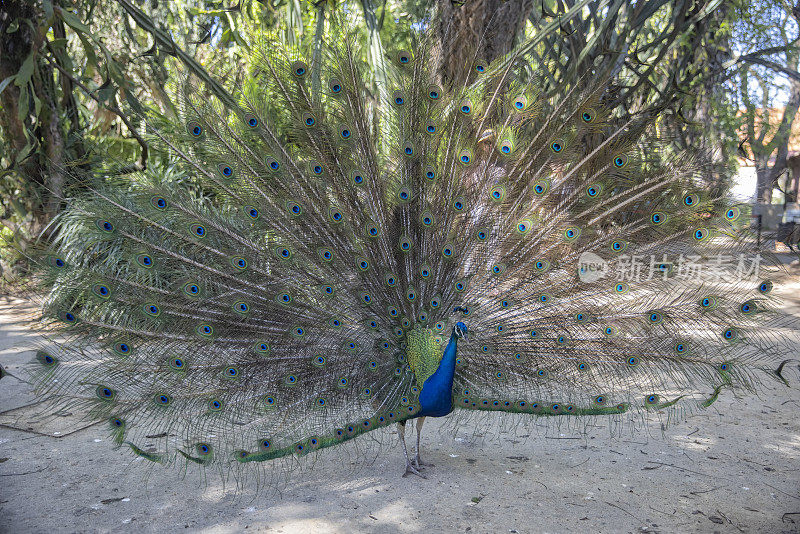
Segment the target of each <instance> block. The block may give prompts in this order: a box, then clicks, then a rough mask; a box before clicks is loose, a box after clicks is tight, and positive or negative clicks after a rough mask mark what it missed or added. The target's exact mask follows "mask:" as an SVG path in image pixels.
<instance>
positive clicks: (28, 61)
mask: <svg viewBox="0 0 800 534" xmlns="http://www.w3.org/2000/svg"><path fill="white" fill-rule="evenodd" d="M31 76H33V50H31V53H30V54H28V57H26V58H25V61H23V62H22V66H21V67H20V68H19V71H18V72H17V76H16V80H14V85H16V86H17V87H23V86H25V85H27V84H28V82H29V81H31Z"/></svg>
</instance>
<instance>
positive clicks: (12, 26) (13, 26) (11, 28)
mask: <svg viewBox="0 0 800 534" xmlns="http://www.w3.org/2000/svg"><path fill="white" fill-rule="evenodd" d="M18 29H19V20H17V19H15V20H12V21H11V24H9V25H8V28H6V33H14V32H15V31H17V30H18Z"/></svg>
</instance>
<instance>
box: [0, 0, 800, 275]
mask: <svg viewBox="0 0 800 534" xmlns="http://www.w3.org/2000/svg"><path fill="white" fill-rule="evenodd" d="M432 10H439V12H440V14H441V15H442V16H441V17H440V18H439V19H438V20H439V21H440V22H439V23H435V24H434V25H433V26H431V20H432V19H431V18H430V13H431V11H432ZM334 14H335V15H336V16H340V17H347V18H349V19H351V20H352V21H353V22H354V23H355V24H356V25H357V27H358V31H359V32H360V34H361V35H360V38H361V42H363V43H365V46H364V47H363V49H362V53H363V55H364V57H363V59H364V61H366V62H367V63H368V64H369V66H370V69H371V70H372V75H373V79H374V80H375V82H374V86H373V90H374V92H375V94H376V95H377V94H378V93H379V92H380V91H381V90H383V87H384V84H383V82H384V78H383V77H382V74H383V72H384V68H385V64H386V58H387V56H388V55H389V54H391V52H392V51H395V50H398V49H402V48H408V47H410V46H411V41H412V37H413V36H412V33H413V32H415V31H419V30H421V29H426V28H427V29H428V30H429V31H430V33H431V35H432V36H433V38H434V40H435V43H436V48H437V55H436V58H437V62H438V65H437V66H436V67H437V71H438V73H439V77H440V78H441V79H442V81H443V82H445V83H447V82H457V81H459V78H458V77H459V74H460V73H461V72H462V71H463V66H464V64H465V62H467V61H468V59H467V58H468V57H470V54H472V53H474V52H475V50H474V47H478V50H477V53H478V55H479V57H482V58H484V59H485V60H487V61H498V60H499V61H502V60H503V59H504V58H505V56H506V55H507V54H508V52H509V51H511V50H512V49H514V48H518V49H520V50H522V51H523V52H524V53H525V54H528V55H531V56H537V57H539V58H543V59H544V60H545V61H546V62H547V63H548V64H549V65H551V69H549V70H550V72H548V73H533V72H530V73H528V75H530V76H532V77H533V76H541V75H542V74H545V75H544V76H542V78H541V79H542V80H543V81H542V83H543V84H544V87H543V88H542V89H543V90H544V91H547V90H548V89H549V88H552V87H554V86H556V85H558V84H567V85H569V84H571V83H574V81H575V80H576V79H577V77H578V76H580V75H581V73H584V72H587V71H588V70H592V71H594V72H597V73H600V72H603V73H607V74H609V75H610V76H612V77H613V78H614V80H615V81H616V89H617V90H616V91H615V101H614V102H612V103H611V105H614V106H615V107H616V108H617V109H619V110H620V113H619V116H618V117H617V118H618V119H619V120H624V119H625V118H626V117H625V114H626V113H629V114H633V113H656V114H659V121H660V123H661V125H662V127H663V129H664V131H667V132H669V135H670V140H671V142H672V143H674V145H675V147H676V148H686V147H690V146H691V147H694V148H698V149H700V150H701V151H702V152H703V153H704V154H707V155H708V159H709V161H708V165H707V169H708V176H707V180H708V182H709V183H710V184H712V186H713V187H716V188H717V189H719V190H724V189H726V188H727V187H728V186H729V184H730V178H731V176H732V175H733V173H734V172H735V170H736V167H737V157H739V158H746V159H750V160H752V161H754V163H755V166H756V170H757V172H758V190H757V192H756V193H757V198H758V200H759V201H760V202H763V203H769V202H770V201H771V199H772V191H773V187H774V186H778V187H783V188H784V189H786V199H787V201H792V200H795V199H796V198H797V196H796V195H797V192H796V187H797V180H796V179H795V182H794V185H793V187H794V188H795V189H794V190H792V187H790V185H791V183H790V181H789V180H787V179H786V172H785V171H786V167H787V157H788V156H789V150H788V146H789V132H790V131H791V126H792V122H793V121H794V120H795V115H796V114H797V111H798V108H800V73H798V61H799V60H800V35H799V34H800V31H799V30H798V27H799V25H800V2H798V3H797V4H794V5H793V4H791V3H790V2H789V1H788V0H756V1H753V2H750V1H746V0H732V1H722V0H698V1H694V2H690V1H681V0H650V1H647V2H644V1H643V2H631V1H627V0H537V1H535V2H534V0H465V1H463V2H461V1H455V0H453V1H451V0H439V1H437V0H407V1H400V0H338V1H337V0H319V1H317V2H309V1H307V0H239V2H238V3H235V4H234V3H232V1H231V0H226V1H220V0H175V1H165V0H35V1H31V0H0V268H2V271H3V272H2V273H0V274H2V275H3V277H5V278H6V279H10V277H11V276H10V273H11V271H12V270H13V271H15V272H17V273H24V271H25V261H24V260H25V251H26V250H28V249H29V247H31V246H33V244H34V243H35V241H36V239H37V238H38V237H39V236H42V237H44V238H45V239H48V238H49V237H50V235H49V227H48V223H49V222H50V221H51V220H52V219H53V217H54V216H55V215H56V214H57V213H59V211H60V210H61V209H63V206H64V204H65V200H64V199H65V198H69V196H70V194H71V190H70V187H79V184H80V180H75V179H74V178H75V177H78V178H79V177H81V176H83V175H88V174H90V173H94V174H96V173H101V174H102V175H105V176H107V177H108V179H109V180H118V181H119V182H120V184H121V185H123V186H124V185H125V182H126V180H129V179H130V177H131V176H134V174H135V172H136V171H141V170H144V169H147V170H148V172H150V173H152V174H155V175H158V176H159V179H161V180H162V181H163V182H164V183H165V184H171V185H172V186H175V187H178V186H180V187H184V186H187V185H191V184H189V183H187V182H188V178H187V177H185V176H183V175H182V174H181V173H180V171H179V170H178V169H176V167H175V166H174V165H173V164H172V161H171V160H170V157H169V155H168V154H165V153H163V152H159V151H158V150H156V149H155V147H154V146H152V145H151V144H150V143H149V142H148V137H147V132H146V127H145V124H144V123H143V122H142V120H141V118H140V115H139V113H140V112H141V110H143V109H145V108H148V109H151V110H156V111H157V112H158V113H161V114H163V115H164V116H165V117H167V118H170V117H176V116H177V110H178V105H177V103H176V102H175V101H174V100H173V98H172V96H171V93H170V91H168V90H167V89H166V88H167V87H168V86H169V83H170V82H171V81H172V80H174V78H175V77H176V72H177V69H180V70H181V71H183V72H186V71H189V72H192V73H193V74H195V75H197V76H199V77H200V78H201V79H203V80H206V81H207V83H206V88H207V90H209V91H210V92H213V93H215V94H216V95H217V96H219V97H220V98H221V99H223V100H224V99H225V98H231V97H230V96H229V95H230V93H231V92H233V91H234V90H235V88H236V87H238V86H240V85H241V84H242V83H244V82H245V77H246V76H247V73H248V61H247V58H248V56H249V55H250V54H252V53H254V52H257V51H258V50H259V47H260V46H261V44H262V43H263V42H264V37H265V36H266V35H268V34H277V35H278V36H279V37H280V39H281V40H282V41H283V42H285V43H286V44H287V46H292V47H303V48H307V49H310V50H317V49H319V47H320V46H321V45H322V44H323V43H324V42H325V40H326V39H328V38H330V33H329V31H328V30H329V28H330V24H331V20H332V17H333V16H334ZM442 21H443V22H442ZM534 36H538V38H537V39H533V37H534ZM465 43H470V44H471V46H465ZM313 65H314V62H313V60H312V67H313ZM522 68H523V69H524V65H523V66H522ZM379 101H380V100H379V99H378V98H376V102H379ZM740 110H741V111H740ZM765 110H766V111H765ZM67 178H70V179H67ZM75 184H77V185H75Z"/></svg>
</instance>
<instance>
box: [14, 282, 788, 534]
mask: <svg viewBox="0 0 800 534" xmlns="http://www.w3.org/2000/svg"><path fill="white" fill-rule="evenodd" d="M783 291H785V292H786V293H785V295H786V296H790V297H792V298H794V299H795V301H794V303H793V304H791V305H792V306H794V308H795V309H798V310H800V306H798V301H800V277H795V278H794V279H793V280H792V283H791V284H790V285H789V286H788V287H784V288H783ZM16 304H17V306H19V305H20V304H21V303H19V302H17V303H16ZM23 304H24V303H23ZM13 305H14V302H13V301H10V300H6V301H3V300H2V298H1V297H0V363H2V364H3V365H4V366H5V367H6V368H7V369H8V370H9V371H10V372H12V373H14V371H15V369H18V368H19V367H20V364H21V363H23V362H26V361H28V360H29V359H30V357H31V353H30V352H26V351H25V349H27V348H29V347H30V346H31V342H32V341H35V336H34V335H33V334H31V333H30V328H29V325H27V324H26V323H25V322H24V320H23V319H22V318H21V316H20V314H19V313H18V312H17V313H15V312H14V311H13V310H12V306H13ZM798 352H800V351H798ZM794 377H795V378H794V381H793V382H792V387H784V386H782V385H781V384H778V383H776V384H774V385H772V386H769V387H768V388H767V389H765V390H764V391H763V392H762V393H761V395H760V397H755V396H741V397H739V398H736V397H734V395H733V394H732V393H731V392H729V391H724V392H723V394H722V396H721V397H720V399H719V401H718V402H717V403H715V404H714V405H713V406H712V407H711V408H710V409H708V410H705V411H703V412H701V413H699V414H696V415H693V416H690V417H688V418H686V419H685V420H682V421H680V422H678V423H677V424H672V425H671V426H669V427H668V428H667V429H666V431H663V432H662V430H661V428H660V424H659V422H658V421H657V420H654V421H650V422H649V423H648V425H647V428H645V429H639V430H638V431H636V432H633V431H632V430H631V429H626V430H625V431H624V433H623V434H622V435H621V436H619V435H616V436H612V435H611V433H610V432H609V429H608V428H607V425H606V424H605V422H604V421H603V420H602V419H598V420H596V421H592V422H591V424H590V425H589V427H588V428H585V429H583V430H577V429H574V428H565V427H562V428H554V427H553V426H552V423H553V421H552V419H549V420H546V419H547V418H543V419H539V420H536V419H531V418H527V419H525V420H524V421H522V420H521V418H522V417H524V416H510V417H506V418H505V419H503V418H498V417H489V418H486V417H484V418H479V419H477V420H475V421H471V422H469V423H468V424H465V425H462V426H460V427H459V428H456V429H454V428H452V425H450V426H447V425H446V421H443V420H429V421H428V422H427V423H426V424H425V429H424V431H423V447H422V449H423V454H424V455H425V459H426V460H428V461H431V462H432V463H434V464H435V467H433V468H429V469H428V470H427V471H426V472H427V474H428V479H427V480H422V479H420V478H418V477H413V476H412V477H408V478H402V477H401V476H400V475H401V473H402V471H403V465H404V464H403V453H402V449H401V448H400V446H399V444H398V442H397V441H396V432H395V431H394V430H389V429H383V430H378V431H377V432H382V433H384V436H383V437H384V438H385V439H384V441H385V442H386V443H387V446H386V447H384V448H383V450H381V451H380V452H379V453H378V454H377V456H376V457H375V456H373V457H372V459H364V458H357V457H353V456H348V457H345V458H346V460H345V461H344V462H342V461H340V460H336V461H326V457H325V456H323V455H320V458H319V461H318V462H317V464H316V465H315V466H314V469H312V470H308V469H306V471H307V472H306V473H300V476H297V477H293V478H292V479H291V483H290V484H288V485H286V486H285V487H284V489H283V490H282V491H281V493H280V494H275V493H264V492H261V493H258V494H257V493H256V492H255V491H254V489H253V488H252V487H247V488H245V489H244V490H240V491H236V490H235V489H234V488H232V487H231V485H230V484H228V486H227V487H226V488H224V489H223V487H222V485H221V483H220V482H219V480H217V479H214V478H213V477H209V478H208V479H206V480H203V479H202V477H201V476H199V475H198V474H197V473H196V472H194V471H192V470H190V471H189V472H188V473H187V474H185V475H183V474H181V473H180V472H179V471H178V470H176V469H164V468H162V467H161V466H155V468H154V469H150V470H144V469H143V467H142V466H141V464H142V463H143V461H142V460H141V459H134V457H133V455H132V454H131V453H130V452H129V451H127V450H124V449H113V448H112V447H111V446H110V445H109V443H108V440H107V437H106V433H105V430H104V428H103V425H95V426H89V427H87V428H83V429H82V430H78V431H74V432H72V433H68V432H70V430H74V429H75V428H80V426H82V425H78V426H76V424H75V421H73V420H72V419H70V418H69V417H65V418H64V419H63V421H61V423H60V424H59V422H58V421H56V422H55V423H54V424H48V425H42V424H41V423H40V422H38V421H37V420H36V419H35V417H33V416H32V415H31V414H32V413H33V411H32V410H33V408H31V407H24V406H25V405H27V404H29V403H31V402H33V401H34V398H33V397H32V396H31V394H30V392H29V391H28V387H27V385H25V384H23V383H21V382H19V381H16V380H14V379H13V378H7V379H4V380H3V381H2V383H0V412H3V413H0V423H2V424H0V531H2V532H14V533H17V532H41V531H43V530H45V529H46V530H49V531H57V532H187V531H203V532H275V533H290V532H352V531H364V532H390V533H394V532H398V533H401V532H409V533H411V532H469V533H483V532H492V533H494V532H498V533H502V532H507V533H514V532H519V533H522V532H720V533H727V532H771V533H772V532H800V419H798V411H800V384H799V383H798V381H797V378H796V377H797V373H795V374H794ZM19 407H22V408H19ZM500 422H502V423H503V425H502V426H504V427H508V426H510V428H501V424H500ZM523 422H524V423H527V424H528V426H527V427H526V426H524V425H522V424H521V423H523ZM548 423H549V424H548ZM36 431H38V432H41V434H40V433H36ZM56 432H60V433H61V434H59V435H58V436H55V435H53V434H54V433H56ZM409 433H410V432H409ZM373 434H374V433H373ZM408 438H410V439H408ZM359 439H366V437H364V438H359ZM407 439H408V442H409V444H411V443H413V439H414V436H413V435H411V436H407ZM356 441H358V440H356ZM347 458H349V461H347ZM351 462H352V464H359V465H362V464H366V465H362V466H361V467H360V468H359V469H357V470H354V469H353V467H352V465H350V464H351ZM148 475H149V476H148Z"/></svg>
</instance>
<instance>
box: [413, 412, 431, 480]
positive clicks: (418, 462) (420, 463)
mask: <svg viewBox="0 0 800 534" xmlns="http://www.w3.org/2000/svg"><path fill="white" fill-rule="evenodd" d="M424 423H425V416H422V417H418V418H417V454H416V456H414V466H415V467H416V468H417V469H420V468H421V467H433V464H427V463H425V462H423V461H422V460H421V459H420V457H419V438H420V434H422V425H423V424H424Z"/></svg>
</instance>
